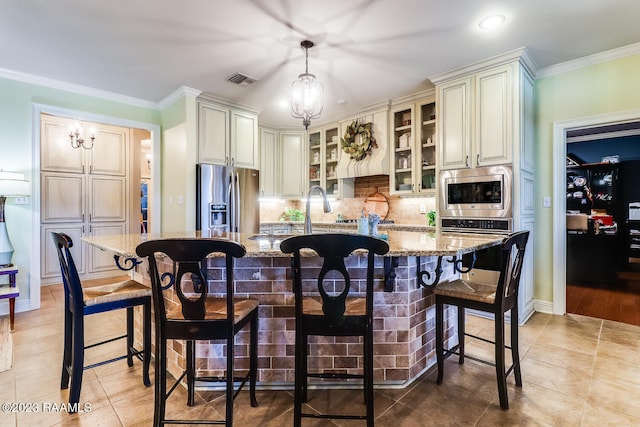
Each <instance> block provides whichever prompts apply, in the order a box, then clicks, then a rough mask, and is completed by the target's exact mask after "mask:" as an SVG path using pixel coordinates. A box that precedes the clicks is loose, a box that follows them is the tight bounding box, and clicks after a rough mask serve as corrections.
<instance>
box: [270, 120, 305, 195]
mask: <svg viewBox="0 0 640 427" xmlns="http://www.w3.org/2000/svg"><path fill="white" fill-rule="evenodd" d="M304 150H305V145H304V133H303V132H296V131H284V130H275V129H267V128H261V129H260V196H261V197H285V198H300V197H302V196H303V195H304V191H305V188H304V184H305V182H306V179H305V175H304V170H305V166H304V164H305V163H304Z"/></svg>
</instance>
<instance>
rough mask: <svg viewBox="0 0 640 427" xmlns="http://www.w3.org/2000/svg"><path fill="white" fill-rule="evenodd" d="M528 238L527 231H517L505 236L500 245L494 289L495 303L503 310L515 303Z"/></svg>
mask: <svg viewBox="0 0 640 427" xmlns="http://www.w3.org/2000/svg"><path fill="white" fill-rule="evenodd" d="M528 240H529V232H528V231H518V232H515V233H512V234H510V235H509V236H508V237H506V238H505V239H504V240H503V241H502V243H501V245H500V250H501V252H502V257H501V259H502V260H501V268H500V278H499V279H498V289H497V290H496V304H500V305H502V307H503V309H505V310H506V309H508V308H511V307H513V305H514V304H516V303H517V298H518V287H519V285H520V275H521V273H522V264H523V263H524V250H525V248H526V246H527V241H528Z"/></svg>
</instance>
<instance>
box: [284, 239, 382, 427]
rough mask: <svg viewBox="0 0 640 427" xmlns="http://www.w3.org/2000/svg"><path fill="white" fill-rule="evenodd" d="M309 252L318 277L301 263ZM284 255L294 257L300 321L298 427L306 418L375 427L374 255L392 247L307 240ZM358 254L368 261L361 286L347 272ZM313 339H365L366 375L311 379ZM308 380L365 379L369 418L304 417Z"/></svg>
mask: <svg viewBox="0 0 640 427" xmlns="http://www.w3.org/2000/svg"><path fill="white" fill-rule="evenodd" d="M307 249H311V250H313V251H314V252H315V253H313V252H312V253H311V254H312V255H316V254H317V255H318V256H319V257H321V258H322V262H323V264H322V268H321V269H320V271H317V267H316V268H315V270H314V269H311V268H310V269H308V270H305V269H304V265H303V264H304V262H303V261H302V258H303V257H304V256H305V255H308V252H306V250H307ZM280 250H282V252H284V253H293V258H292V261H291V267H292V271H293V292H294V294H295V316H296V345H295V392H294V393H295V396H294V426H295V427H300V425H301V423H302V417H307V418H324V419H366V420H367V426H369V427H371V426H373V285H374V282H373V271H374V255H376V254H377V255H383V254H385V253H387V252H388V251H389V245H388V244H387V243H386V242H385V241H384V240H380V239H377V238H373V237H369V236H364V235H358V234H309V235H301V236H294V237H290V238H288V239H285V240H283V241H282V243H280ZM357 250H363V252H362V253H366V256H367V265H366V267H367V270H366V272H367V273H366V278H364V280H363V279H362V278H358V279H359V280H360V281H361V282H362V283H361V284H360V286H357V284H352V281H355V280H356V279H354V278H352V277H350V275H349V271H348V270H347V267H346V266H345V258H346V257H348V256H349V255H351V254H352V253H353V252H354V251H357ZM364 251H366V252H364ZM303 253H304V255H302V254H303ZM316 271H317V273H316ZM316 274H317V276H316ZM314 284H315V285H316V286H313V285H314ZM340 287H342V289H341V290H340ZM354 294H356V295H354ZM311 335H316V336H361V337H363V341H364V342H363V346H364V352H363V355H364V369H363V373H362V374H361V375H360V374H348V373H309V372H308V369H307V368H308V366H307V355H308V348H307V347H308V337H309V336H311ZM309 377H316V378H331V379H334V378H337V379H351V378H361V379H362V380H363V382H364V387H363V388H364V401H365V406H366V415H342V414H312V413H303V412H302V403H303V402H306V401H307V388H308V378H309Z"/></svg>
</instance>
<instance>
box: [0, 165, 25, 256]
mask: <svg viewBox="0 0 640 427" xmlns="http://www.w3.org/2000/svg"><path fill="white" fill-rule="evenodd" d="M28 193H29V181H25V179H24V175H23V174H21V173H13V172H4V171H2V170H0V268H4V267H9V266H11V265H12V264H11V257H12V256H13V245H12V244H11V240H9V233H7V223H6V222H5V220H4V203H5V202H6V200H7V197H25V196H28Z"/></svg>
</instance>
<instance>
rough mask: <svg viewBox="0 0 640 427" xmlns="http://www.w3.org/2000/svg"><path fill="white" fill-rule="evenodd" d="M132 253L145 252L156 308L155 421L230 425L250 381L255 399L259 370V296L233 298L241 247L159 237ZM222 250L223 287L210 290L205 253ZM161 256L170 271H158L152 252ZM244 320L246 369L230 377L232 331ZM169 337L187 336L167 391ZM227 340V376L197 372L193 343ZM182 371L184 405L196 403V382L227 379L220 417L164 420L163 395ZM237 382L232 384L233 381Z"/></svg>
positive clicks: (218, 241)
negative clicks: (218, 290) (235, 263)
mask: <svg viewBox="0 0 640 427" xmlns="http://www.w3.org/2000/svg"><path fill="white" fill-rule="evenodd" d="M136 253H137V254H138V255H139V256H141V257H147V258H148V261H149V276H150V277H151V289H152V291H153V303H154V307H155V332H156V364H155V398H154V400H155V408H154V420H153V425H154V426H160V425H165V424H224V425H227V426H231V425H233V401H234V399H235V397H236V396H237V395H238V393H239V392H240V390H241V389H242V387H243V386H244V384H245V383H246V382H247V381H249V393H250V400H251V406H258V402H257V400H256V394H255V393H256V391H255V390H256V378H257V372H258V301H257V300H255V299H237V298H235V297H234V284H233V261H234V258H239V257H242V256H244V254H245V253H246V251H245V249H244V247H243V246H241V245H239V244H237V243H235V242H232V241H229V240H222V239H163V240H151V241H148V242H144V243H142V244H140V245H138V247H137V248H136ZM212 253H219V254H223V255H224V259H225V269H226V271H225V275H226V281H225V282H226V287H225V289H224V291H223V292H222V293H223V295H222V296H213V295H209V293H210V291H209V289H208V288H209V286H208V282H207V257H208V255H210V254H212ZM157 256H158V257H160V256H165V257H168V259H165V260H164V261H165V262H168V263H169V264H170V265H172V268H173V270H172V271H161V268H160V266H159V265H158V263H157V259H156V257H157ZM246 325H249V327H250V342H249V371H248V373H247V375H246V376H244V377H234V350H235V336H236V334H237V333H238V332H239V331H240V330H241V329H243V328H244V327H245V326H246ZM167 340H185V341H186V344H187V345H186V348H187V355H186V358H185V364H186V368H185V370H184V372H183V373H182V375H181V376H180V378H178V379H177V381H176V383H175V384H174V385H173V387H171V389H170V390H169V392H168V393H167V384H166V379H167V378H166V377H167ZM198 340H205V341H208V340H226V352H227V354H226V362H227V369H226V375H225V377H223V378H220V377H209V376H196V369H195V342H196V341H198ZM185 376H186V379H187V389H188V400H187V405H188V406H193V405H194V404H195V382H196V381H204V382H225V383H226V411H225V419H224V420H176V419H173V420H171V419H169V420H168V419H165V409H166V400H167V398H168V397H169V396H170V395H171V393H172V392H173V390H175V388H176V387H177V386H178V384H179V383H180V381H182V379H183V378H184V377H185ZM235 381H237V382H240V385H239V386H238V389H237V390H235V389H234V382H235Z"/></svg>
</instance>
